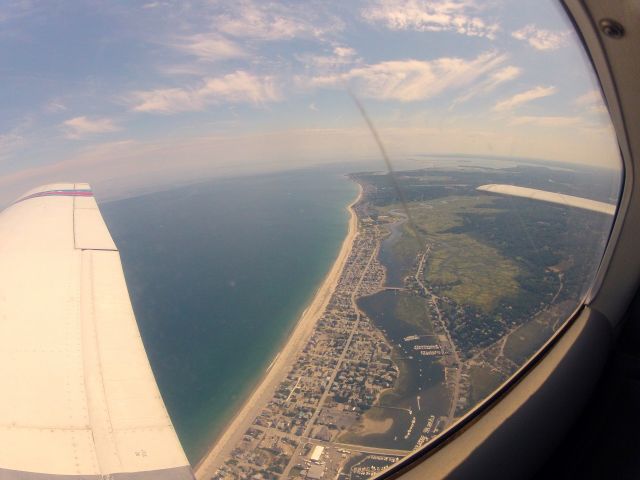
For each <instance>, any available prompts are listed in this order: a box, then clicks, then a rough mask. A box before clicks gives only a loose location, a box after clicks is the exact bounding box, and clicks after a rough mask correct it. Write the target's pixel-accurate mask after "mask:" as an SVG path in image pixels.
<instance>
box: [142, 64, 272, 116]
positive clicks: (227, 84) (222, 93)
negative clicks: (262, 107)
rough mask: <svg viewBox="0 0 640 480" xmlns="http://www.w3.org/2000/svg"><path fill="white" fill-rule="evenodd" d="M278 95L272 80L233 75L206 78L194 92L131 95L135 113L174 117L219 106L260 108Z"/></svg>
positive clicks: (172, 90) (166, 90) (174, 90)
mask: <svg viewBox="0 0 640 480" xmlns="http://www.w3.org/2000/svg"><path fill="white" fill-rule="evenodd" d="M279 98H280V94H279V92H278V89H277V87H276V85H275V82H274V80H273V78H272V77H269V76H266V77H257V76H255V75H252V74H250V73H247V72H244V71H240V70H239V71H236V72H234V73H230V74H228V75H224V76H221V77H209V78H206V79H204V81H203V83H202V84H201V85H199V86H197V87H194V88H161V89H155V90H147V91H139V92H135V93H134V94H133V95H132V100H133V107H132V109H133V110H134V111H137V112H159V113H175V112H181V111H196V110H203V109H205V108H206V107H207V106H211V105H218V104H221V103H253V104H261V103H265V102H272V101H275V100H278V99H279Z"/></svg>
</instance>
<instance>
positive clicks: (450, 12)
mask: <svg viewBox="0 0 640 480" xmlns="http://www.w3.org/2000/svg"><path fill="white" fill-rule="evenodd" d="M477 10H478V7H477V6H476V4H475V2H472V1H469V0H437V1H429V0H378V1H377V2H375V3H374V4H373V5H371V6H370V7H368V8H365V9H364V10H363V12H362V16H363V17H364V18H365V19H366V20H367V21H369V22H372V23H380V24H382V25H384V26H385V27H387V28H389V29H391V30H417V31H422V32H425V31H426V32H456V33H459V34H461V35H468V36H471V37H487V38H489V39H493V38H495V34H496V32H497V31H498V30H499V29H500V27H499V25H498V24H497V23H493V22H491V23H487V22H486V21H485V20H484V19H482V18H481V17H479V16H477V14H475V13H477ZM474 14H475V15H474Z"/></svg>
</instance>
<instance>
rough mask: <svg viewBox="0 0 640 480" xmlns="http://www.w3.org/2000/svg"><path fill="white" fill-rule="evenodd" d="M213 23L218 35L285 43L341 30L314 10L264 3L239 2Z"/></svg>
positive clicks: (335, 22)
mask: <svg viewBox="0 0 640 480" xmlns="http://www.w3.org/2000/svg"><path fill="white" fill-rule="evenodd" d="M229 9H230V11H229V12H225V13H222V14H219V15H216V17H215V19H214V22H213V23H214V25H215V26H216V29H218V30H219V31H221V32H223V33H225V34H228V35H231V36H234V37H238V38H252V39H257V40H271V41H272V40H288V39H292V38H299V37H316V38H320V37H323V36H324V35H325V34H327V33H330V32H335V31H338V30H340V29H342V28H343V22H342V21H341V20H339V19H337V18H335V17H331V18H323V17H322V15H321V14H322V12H321V10H320V9H319V8H317V6H315V7H313V6H310V5H306V4H301V5H299V6H298V7H295V6H292V5H283V4H276V3H267V2H252V1H242V2H237V3H235V4H233V3H232V4H230V6H229V8H228V10H229Z"/></svg>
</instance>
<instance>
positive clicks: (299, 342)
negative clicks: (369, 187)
mask: <svg viewBox="0 0 640 480" xmlns="http://www.w3.org/2000/svg"><path fill="white" fill-rule="evenodd" d="M361 197H362V187H361V186H359V193H358V197H357V198H356V199H355V200H354V201H353V203H351V205H349V207H348V208H349V213H350V215H351V216H350V219H349V231H348V233H347V236H346V238H345V239H344V242H343V243H342V246H341V248H340V253H339V254H338V257H337V258H336V261H335V262H334V264H333V266H332V267H331V270H330V271H329V273H328V274H327V276H326V277H325V279H324V281H323V282H322V285H321V286H320V288H319V289H318V290H317V292H316V294H315V296H314V298H313V300H312V302H311V304H310V305H309V306H308V307H307V308H306V309H305V311H304V312H303V313H302V315H301V317H300V319H299V320H298V323H297V324H296V327H295V329H294V330H293V332H292V333H291V335H290V336H289V338H288V339H287V343H286V345H285V346H284V348H283V349H282V350H281V351H280V352H278V354H277V355H276V357H275V359H274V361H273V362H272V364H271V365H270V366H269V368H268V369H267V371H266V372H265V375H264V377H263V378H262V380H261V381H260V383H259V384H258V386H257V387H256V389H255V390H254V391H253V393H252V394H251V396H250V397H249V399H248V400H247V401H246V402H245V403H244V405H243V406H242V408H241V409H240V411H239V412H238V413H237V414H236V416H235V417H234V418H233V420H232V421H231V423H229V425H228V426H227V427H226V428H225V430H224V433H223V434H222V435H221V436H220V437H219V438H218V439H217V441H216V442H215V443H214V444H213V446H212V447H211V449H210V450H209V451H208V452H207V454H206V455H205V456H204V457H203V458H202V460H201V461H200V462H199V463H198V464H197V465H196V466H195V467H194V473H195V476H196V478H197V479H198V480H208V479H209V478H211V476H212V475H213V474H214V473H215V471H216V470H217V469H218V468H219V467H220V465H221V464H222V463H223V462H224V460H225V459H226V458H227V456H228V455H229V453H231V451H232V450H233V448H234V447H235V445H236V444H237V443H238V442H239V441H240V440H241V439H242V437H243V435H244V433H245V431H246V430H247V429H248V428H249V426H251V424H252V423H253V420H254V419H255V417H256V416H257V415H258V414H259V413H260V411H261V409H262V408H263V407H264V405H266V403H267V402H268V401H269V400H270V399H271V397H272V396H273V393H274V392H275V390H276V388H277V387H278V385H279V384H280V382H281V381H282V379H283V378H284V377H285V375H286V374H287V372H288V370H289V368H290V367H291V364H292V363H293V362H294V361H295V359H296V357H297V356H298V354H299V353H300V351H301V350H302V348H303V347H304V345H305V344H306V342H307V340H308V338H309V336H310V335H311V333H312V331H313V328H314V326H315V324H316V322H317V321H318V319H319V318H320V317H321V315H322V313H323V312H324V310H325V308H326V306H327V303H328V302H329V299H330V298H331V295H332V293H333V291H334V290H335V287H336V285H337V283H338V280H339V278H340V274H341V273H342V270H343V268H344V265H345V263H346V261H347V258H348V257H349V253H350V252H351V247H352V245H353V240H354V239H355V237H356V234H357V231H358V219H357V216H356V214H355V211H354V208H353V207H354V205H355V204H356V203H357V202H358V201H359V200H360V198H361Z"/></svg>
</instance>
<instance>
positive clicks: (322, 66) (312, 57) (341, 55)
mask: <svg viewBox="0 0 640 480" xmlns="http://www.w3.org/2000/svg"><path fill="white" fill-rule="evenodd" d="M356 53H357V52H356V51H355V50H354V49H353V48H350V47H334V48H333V50H332V52H331V54H328V55H316V54H308V53H307V54H300V55H296V58H297V59H298V60H299V61H300V62H302V63H304V64H305V65H306V66H307V67H312V68H313V69H314V71H315V72H316V73H329V72H333V71H335V70H337V69H339V68H340V67H345V66H347V65H352V64H354V63H356V62H357V61H359V59H358V58H357V57H356Z"/></svg>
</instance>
